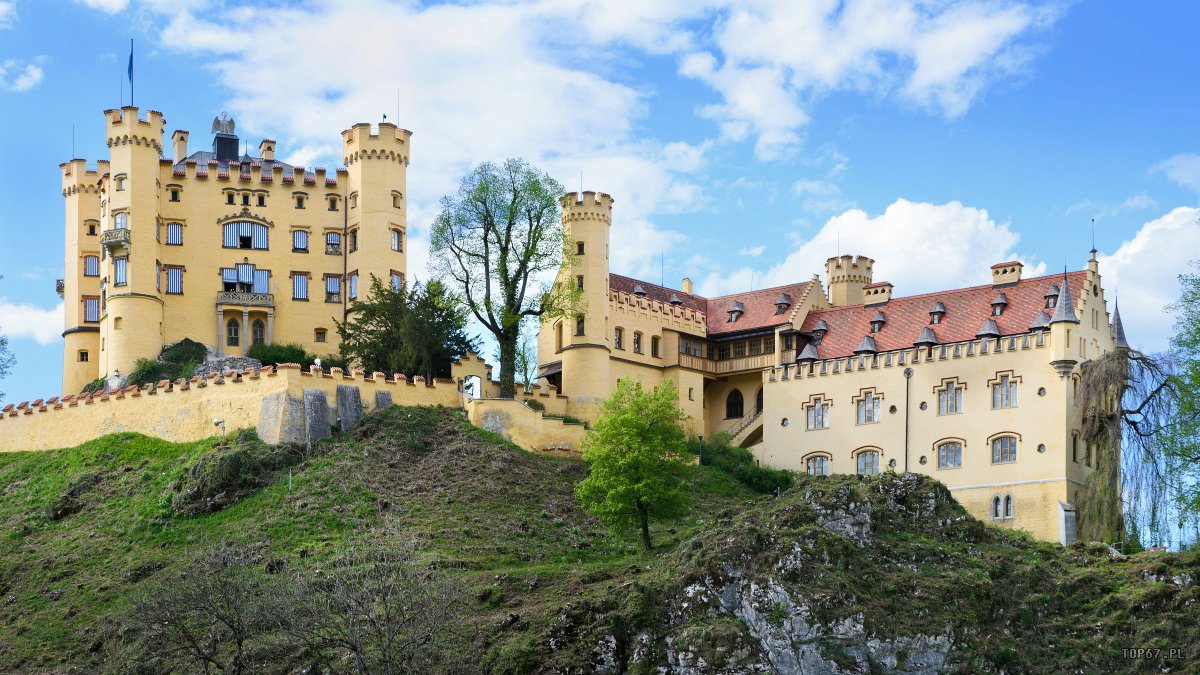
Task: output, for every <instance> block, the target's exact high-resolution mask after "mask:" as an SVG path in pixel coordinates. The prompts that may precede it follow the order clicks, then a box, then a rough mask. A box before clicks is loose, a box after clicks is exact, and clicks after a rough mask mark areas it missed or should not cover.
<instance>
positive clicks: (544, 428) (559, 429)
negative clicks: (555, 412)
mask: <svg viewBox="0 0 1200 675" xmlns="http://www.w3.org/2000/svg"><path fill="white" fill-rule="evenodd" d="M467 417H468V419H470V420H471V424H474V425H475V426H477V427H479V428H481V429H485V430H487V431H490V432H492V433H495V434H499V435H500V436H503V437H504V438H506V439H508V440H510V441H512V442H513V443H516V444H517V445H519V446H521V447H522V448H525V449H526V450H530V451H532V452H542V453H549V454H556V455H573V456H578V455H579V454H580V453H581V452H582V451H583V437H584V434H585V433H586V430H585V429H584V426H583V425H582V424H574V423H567V422H563V421H562V420H559V419H554V418H552V417H543V416H542V413H540V412H538V411H536V410H534V409H532V408H530V407H529V406H527V405H525V404H524V403H522V402H520V401H516V400H513V399H487V398H481V399H474V400H470V401H467Z"/></svg>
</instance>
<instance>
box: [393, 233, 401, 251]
mask: <svg viewBox="0 0 1200 675" xmlns="http://www.w3.org/2000/svg"><path fill="white" fill-rule="evenodd" d="M392 250H393V251H403V250H404V234H403V233H402V232H400V230H396V229H393V230H392Z"/></svg>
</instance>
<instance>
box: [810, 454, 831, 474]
mask: <svg viewBox="0 0 1200 675" xmlns="http://www.w3.org/2000/svg"><path fill="white" fill-rule="evenodd" d="M804 470H805V471H807V472H808V473H809V475H812V476H828V475H829V458H828V457H826V456H824V455H814V456H812V457H809V458H808V459H806V460H804Z"/></svg>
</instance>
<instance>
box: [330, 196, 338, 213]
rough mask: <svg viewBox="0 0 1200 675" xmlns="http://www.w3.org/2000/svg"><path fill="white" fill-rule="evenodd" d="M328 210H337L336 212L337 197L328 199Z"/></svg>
mask: <svg viewBox="0 0 1200 675" xmlns="http://www.w3.org/2000/svg"><path fill="white" fill-rule="evenodd" d="M329 210H330V211H337V210H338V208H337V197H330V198H329Z"/></svg>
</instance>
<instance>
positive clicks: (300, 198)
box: [296, 195, 304, 209]
mask: <svg viewBox="0 0 1200 675" xmlns="http://www.w3.org/2000/svg"><path fill="white" fill-rule="evenodd" d="M296 208H298V209H302V208H304V195H296Z"/></svg>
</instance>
